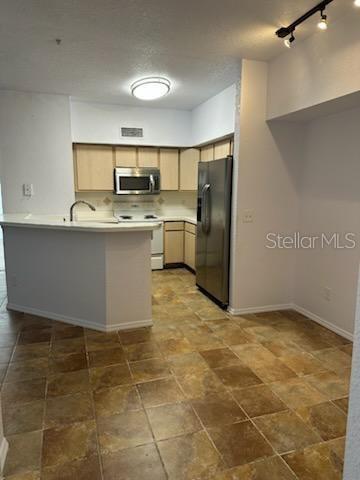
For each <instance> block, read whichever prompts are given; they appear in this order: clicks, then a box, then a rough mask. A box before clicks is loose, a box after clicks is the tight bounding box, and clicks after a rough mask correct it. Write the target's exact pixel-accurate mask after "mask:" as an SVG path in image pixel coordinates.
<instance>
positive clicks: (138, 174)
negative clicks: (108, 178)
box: [115, 168, 160, 195]
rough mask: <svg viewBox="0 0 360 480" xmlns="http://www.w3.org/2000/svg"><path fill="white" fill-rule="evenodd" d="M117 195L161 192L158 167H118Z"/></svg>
mask: <svg viewBox="0 0 360 480" xmlns="http://www.w3.org/2000/svg"><path fill="white" fill-rule="evenodd" d="M115 193H116V195H151V194H156V193H160V173H159V170H158V169H149V168H116V169H115Z"/></svg>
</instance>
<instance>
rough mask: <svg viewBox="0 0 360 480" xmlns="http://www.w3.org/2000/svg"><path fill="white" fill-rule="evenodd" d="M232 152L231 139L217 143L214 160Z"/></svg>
mask: <svg viewBox="0 0 360 480" xmlns="http://www.w3.org/2000/svg"><path fill="white" fill-rule="evenodd" d="M230 152H231V146H230V139H228V140H223V141H222V142H218V143H215V145H214V160H218V159H219V158H225V157H227V156H228V155H230Z"/></svg>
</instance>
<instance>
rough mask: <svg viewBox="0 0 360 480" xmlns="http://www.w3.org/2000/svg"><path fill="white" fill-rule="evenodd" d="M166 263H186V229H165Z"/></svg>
mask: <svg viewBox="0 0 360 480" xmlns="http://www.w3.org/2000/svg"><path fill="white" fill-rule="evenodd" d="M164 250H165V265H166V264H171V263H184V230H171V231H165V249H164Z"/></svg>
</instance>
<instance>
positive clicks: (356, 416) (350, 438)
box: [344, 275, 360, 480]
mask: <svg viewBox="0 0 360 480" xmlns="http://www.w3.org/2000/svg"><path fill="white" fill-rule="evenodd" d="M355 325H356V327H355V334H354V348H353V357H352V358H353V362H352V368H351V387H350V403H349V414H348V420H347V434H346V449H345V464H344V480H355V479H357V478H358V477H359V471H360V455H359V451H360V429H359V425H360V402H359V398H360V275H359V281H358V289H357V308H356V322H355Z"/></svg>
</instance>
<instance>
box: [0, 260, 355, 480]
mask: <svg viewBox="0 0 360 480" xmlns="http://www.w3.org/2000/svg"><path fill="white" fill-rule="evenodd" d="M153 317H154V326H153V327H152V328H148V329H140V330H136V331H128V332H119V333H111V334H101V333H97V332H94V331H89V330H84V329H82V328H79V327H71V326H68V325H64V324H61V323H57V322H51V321H50V320H46V319H40V318H36V317H32V316H29V315H19V314H13V315H11V314H9V313H7V312H6V310H5V308H4V306H3V307H2V311H1V312H0V373H1V378H2V382H3V383H2V390H1V395H2V402H3V409H4V423H5V433H6V436H7V438H8V440H9V443H10V451H9V455H8V459H7V463H6V472H5V474H6V480H38V479H42V480H60V479H61V480H70V479H77V480H82V479H86V480H100V479H103V480H125V479H126V480H138V479H139V480H140V479H141V480H153V479H154V480H159V479H160V480H161V479H166V478H169V479H171V480H178V479H179V480H182V479H188V480H190V479H206V480H236V479H239V480H296V479H298V480H323V479H326V480H340V479H341V477H342V466H343V455H344V437H345V427H346V412H347V397H348V389H349V375H350V365H351V354H352V352H351V350H352V346H351V344H350V342H348V341H347V340H345V339H343V338H341V337H339V336H338V335H336V334H334V333H332V332H330V331H329V330H326V329H324V328H322V327H320V326H319V325H317V324H315V323H313V322H312V321H310V320H309V319H307V318H305V317H303V316H301V315H299V314H297V313H294V312H291V311H288V312H272V313H267V314H260V315H246V316H242V317H232V316H229V315H227V314H226V313H224V312H223V311H221V310H220V309H218V308H217V307H216V306H215V305H214V304H213V303H211V302H210V301H209V300H208V299H207V298H206V297H204V296H203V295H202V294H201V293H199V292H198V291H197V290H196V287H195V284H194V276H193V275H192V274H190V273H189V272H187V271H186V270H182V269H178V270H171V271H162V272H156V273H154V274H153Z"/></svg>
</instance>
